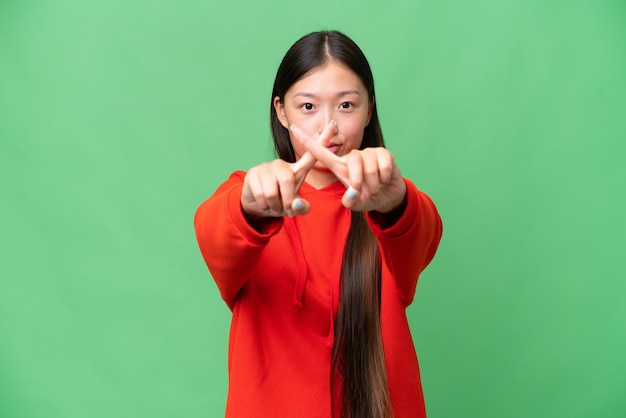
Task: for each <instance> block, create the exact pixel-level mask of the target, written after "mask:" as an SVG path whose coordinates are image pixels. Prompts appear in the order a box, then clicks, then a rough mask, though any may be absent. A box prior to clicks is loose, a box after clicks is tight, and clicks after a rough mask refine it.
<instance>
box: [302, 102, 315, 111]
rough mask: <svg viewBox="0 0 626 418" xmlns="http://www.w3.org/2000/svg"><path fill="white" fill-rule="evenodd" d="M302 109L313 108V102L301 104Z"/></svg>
mask: <svg viewBox="0 0 626 418" xmlns="http://www.w3.org/2000/svg"><path fill="white" fill-rule="evenodd" d="M300 107H301V108H302V109H304V110H313V104H312V103H305V104H303V105H302V106H300Z"/></svg>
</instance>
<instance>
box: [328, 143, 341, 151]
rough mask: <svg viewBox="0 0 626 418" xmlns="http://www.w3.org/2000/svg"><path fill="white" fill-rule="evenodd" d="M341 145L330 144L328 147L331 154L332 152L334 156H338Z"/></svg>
mask: <svg viewBox="0 0 626 418" xmlns="http://www.w3.org/2000/svg"><path fill="white" fill-rule="evenodd" d="M339 147H340V145H339V144H335V143H332V142H331V143H330V144H328V146H327V147H326V148H327V149H328V150H329V151H330V152H332V153H333V154H336V153H337V151H338V150H339Z"/></svg>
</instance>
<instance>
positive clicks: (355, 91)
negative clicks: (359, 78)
mask: <svg viewBox="0 0 626 418" xmlns="http://www.w3.org/2000/svg"><path fill="white" fill-rule="evenodd" d="M349 94H356V95H357V96H360V95H361V92H360V91H358V90H343V91H340V92H339V93H337V95H336V97H343V96H347V95H349ZM293 97H310V98H312V99H316V98H317V96H316V95H315V94H313V93H307V92H305V91H302V92H298V93H296V94H294V95H293Z"/></svg>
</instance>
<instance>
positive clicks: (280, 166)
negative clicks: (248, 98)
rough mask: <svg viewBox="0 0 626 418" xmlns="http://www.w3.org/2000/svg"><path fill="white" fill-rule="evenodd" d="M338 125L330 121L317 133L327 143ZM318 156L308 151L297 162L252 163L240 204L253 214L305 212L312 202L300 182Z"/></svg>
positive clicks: (320, 140) (279, 160)
mask: <svg viewBox="0 0 626 418" xmlns="http://www.w3.org/2000/svg"><path fill="white" fill-rule="evenodd" d="M336 129H337V127H336V126H335V124H333V123H329V124H328V125H327V126H326V128H325V129H324V130H323V131H322V133H321V134H320V136H319V137H318V139H317V141H318V143H320V144H322V145H325V144H327V143H328V142H329V141H330V139H331V138H332V137H333V136H334V135H335V134H336ZM316 162H317V159H316V158H314V157H313V155H311V153H309V152H306V153H304V154H303V155H302V157H300V159H299V160H298V161H296V162H295V163H288V162H286V161H284V160H281V159H276V160H274V161H270V162H267V163H263V164H260V165H257V166H255V167H252V168H251V169H250V170H248V173H247V174H246V177H245V178H244V181H243V190H242V192H241V207H242V208H243V211H244V213H245V214H246V215H247V216H249V217H252V218H266V217H279V216H285V215H287V216H295V215H306V214H307V213H308V212H309V209H310V208H311V206H310V205H309V202H307V201H306V200H305V199H302V198H301V197H299V195H298V192H299V190H300V186H302V183H304V179H305V178H306V175H307V174H308V172H309V170H311V168H313V166H314V165H315V163H316Z"/></svg>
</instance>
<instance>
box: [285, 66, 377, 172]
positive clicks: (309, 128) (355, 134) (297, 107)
mask: <svg viewBox="0 0 626 418" xmlns="http://www.w3.org/2000/svg"><path fill="white" fill-rule="evenodd" d="M274 107H275V109H276V114H277V115H278V119H279V121H280V123H281V124H282V125H283V126H284V127H285V128H287V129H289V127H290V126H291V125H292V124H295V125H297V126H298V127H299V128H300V129H302V130H303V131H304V132H306V133H307V134H308V135H309V136H310V137H313V138H314V137H317V136H318V135H319V134H320V133H321V132H322V130H323V129H324V127H325V126H326V125H327V124H328V123H329V122H330V121H331V120H335V122H336V123H337V134H336V135H335V136H334V137H333V138H332V139H331V141H330V143H329V144H328V149H329V150H330V151H332V152H334V153H335V154H337V155H339V156H342V155H345V154H347V153H348V152H350V151H352V150H354V149H358V148H359V147H360V146H361V142H362V141H363V131H364V130H365V127H366V126H367V124H368V123H369V121H370V118H371V116H372V107H373V103H370V100H369V96H368V93H367V90H366V89H365V86H364V85H363V82H361V79H360V78H359V76H357V75H356V74H355V73H354V72H352V71H351V70H350V69H348V68H347V67H345V66H343V65H341V64H338V63H336V62H334V61H329V62H328V63H326V64H324V65H322V66H320V67H316V68H314V69H313V70H312V71H310V72H309V73H308V74H307V75H305V76H304V77H302V78H301V79H300V80H298V81H297V82H296V83H294V84H293V85H292V86H291V87H290V88H289V90H287V92H286V93H285V96H284V97H282V101H281V98H280V97H275V98H274ZM291 144H292V146H293V149H294V151H295V154H296V158H297V159H299V158H300V157H301V156H302V154H304V153H305V152H306V150H305V149H304V147H303V146H302V145H301V144H300V143H299V142H298V141H296V140H294V139H293V138H291ZM323 167H324V166H323V165H322V163H320V162H318V163H317V164H316V168H318V169H319V168H323Z"/></svg>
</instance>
